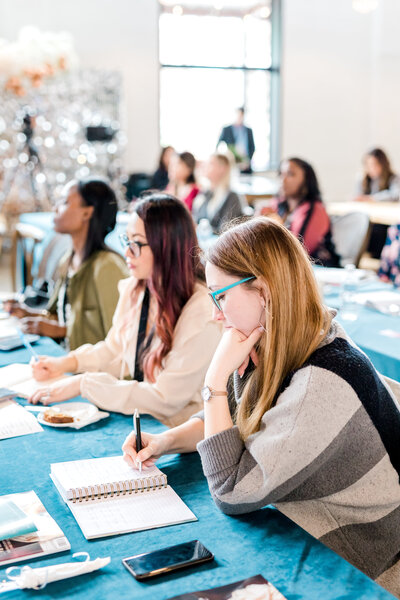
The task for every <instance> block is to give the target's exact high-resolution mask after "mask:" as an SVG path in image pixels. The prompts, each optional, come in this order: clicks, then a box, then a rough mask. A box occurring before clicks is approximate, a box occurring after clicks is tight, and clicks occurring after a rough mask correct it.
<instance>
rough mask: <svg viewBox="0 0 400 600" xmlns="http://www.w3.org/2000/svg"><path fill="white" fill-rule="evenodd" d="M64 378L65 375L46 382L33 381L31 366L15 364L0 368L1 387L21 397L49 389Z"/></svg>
mask: <svg viewBox="0 0 400 600" xmlns="http://www.w3.org/2000/svg"><path fill="white" fill-rule="evenodd" d="M64 377H65V375H62V376H61V377H55V378H54V379H47V380H46V381H36V379H33V376H32V369H31V366H30V365H27V364H23V363H14V364H11V365H7V366H6V367H2V368H0V381H1V386H2V387H6V388H9V389H10V390H13V391H14V392H17V393H18V394H20V395H21V396H30V395H31V394H33V392H35V391H36V390H37V389H39V388H42V387H47V386H49V385H51V384H52V383H54V382H55V381H59V380H60V379H64Z"/></svg>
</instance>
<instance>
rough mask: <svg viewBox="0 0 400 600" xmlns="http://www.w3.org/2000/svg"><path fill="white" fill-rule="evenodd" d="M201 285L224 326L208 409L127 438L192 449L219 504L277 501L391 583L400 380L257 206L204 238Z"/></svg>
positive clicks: (253, 506) (397, 528) (398, 524)
mask: <svg viewBox="0 0 400 600" xmlns="http://www.w3.org/2000/svg"><path fill="white" fill-rule="evenodd" d="M206 278H207V285H208V287H209V289H210V295H211V298H212V300H213V302H214V318H215V319H216V320H217V321H218V322H221V323H222V324H223V326H224V328H225V333H224V335H223V337H222V339H221V342H220V343H219V345H218V348H217V350H216V352H215V354H214V357H213V359H212V361H211V364H210V366H209V368H208V370H207V374H206V377H205V386H204V388H203V390H202V396H203V401H204V411H203V412H202V413H199V414H198V415H196V416H195V417H194V418H192V419H190V420H189V421H188V422H187V423H184V424H182V425H181V426H180V427H177V428H174V429H171V430H169V431H167V432H165V433H162V434H158V435H152V434H149V433H142V443H143V449H142V450H140V452H138V453H137V452H136V450H135V438H134V436H133V435H130V436H128V438H127V440H126V441H125V443H124V445H123V451H124V453H125V459H126V461H127V462H128V464H131V465H132V466H135V464H137V462H138V461H139V462H141V463H143V464H144V465H150V464H151V463H152V462H154V460H155V459H156V458H157V457H158V456H160V455H161V454H163V453H175V452H189V451H193V450H195V448H196V445H197V450H198V451H199V453H200V456H201V460H202V465H203V470H204V474H205V476H206V477H207V479H208V484H209V487H210V491H211V494H212V496H213V498H214V500H215V502H216V504H217V505H218V506H219V507H220V509H221V510H222V511H224V512H226V513H228V514H238V513H244V512H249V511H253V510H257V509H258V508H261V507H263V506H266V505H268V504H274V505H275V506H276V507H277V508H278V509H280V510H281V511H282V512H283V513H284V514H285V515H287V516H288V517H289V518H290V519H292V520H293V521H295V522H296V523H298V524H299V525H300V526H301V527H303V528H304V529H306V530H307V531H308V532H309V533H311V534H312V535H313V536H315V537H316V538H319V539H320V540H322V541H323V542H324V543H325V544H326V545H327V546H329V547H330V548H332V549H333V550H335V551H336V552H338V553H339V554H340V555H342V556H343V557H344V558H346V559H347V560H348V561H349V562H351V563H353V564H354V565H355V566H356V567H358V568H359V569H360V570H362V571H363V572H364V573H366V574H367V575H369V576H370V577H372V578H373V579H376V580H377V581H378V583H380V584H381V585H383V586H384V587H386V588H387V589H388V590H389V591H391V592H392V593H393V594H395V595H397V597H400V562H399V554H398V552H399V548H400V485H399V476H400V450H399V443H398V442H399V437H400V412H399V404H398V402H397V401H396V397H395V394H398V397H399V399H400V386H399V385H398V384H396V383H395V382H391V384H390V385H391V387H389V383H388V382H387V381H385V380H384V378H382V377H381V376H380V375H379V374H378V373H377V372H376V371H375V369H374V367H373V366H372V364H371V362H370V361H369V359H368V358H367V357H366V356H365V355H364V354H363V353H362V352H361V351H360V350H359V349H358V348H357V347H355V346H354V344H353V343H352V342H351V340H349V339H348V337H347V336H346V334H345V332H344V331H343V329H342V328H341V327H340V325H339V324H338V323H336V321H335V320H334V318H333V317H334V314H333V313H332V312H331V311H330V310H329V309H328V308H327V307H325V306H324V305H323V303H322V301H321V298H320V294H319V291H318V287H317V284H316V281H315V278H314V274H313V270H312V267H311V263H310V260H309V258H308V256H307V254H306V251H305V249H304V248H303V247H302V245H301V244H300V242H299V241H298V240H297V238H295V236H294V235H293V234H292V233H290V232H289V231H288V230H287V229H286V228H285V227H284V226H282V225H280V224H278V223H277V222H275V221H273V220H270V219H268V218H265V217H259V218H256V219H253V220H250V221H247V222H245V223H242V224H240V225H237V226H235V227H232V228H231V229H230V230H228V231H226V232H225V233H224V234H223V235H222V236H221V237H220V238H219V239H218V240H217V242H216V244H215V245H214V246H212V247H211V249H210V250H209V252H208V256H207V264H206Z"/></svg>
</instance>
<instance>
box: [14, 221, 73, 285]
mask: <svg viewBox="0 0 400 600" xmlns="http://www.w3.org/2000/svg"><path fill="white" fill-rule="evenodd" d="M47 235H48V232H46V231H43V229H40V228H39V227H36V226H35V225H29V224H28V223H17V224H16V226H15V231H14V234H13V240H12V248H11V280H12V285H13V290H14V291H17V279H19V277H18V275H19V273H20V272H21V268H22V273H21V280H22V282H21V283H22V287H23V289H24V291H27V292H28V290H27V288H31V290H30V291H29V293H30V294H31V293H32V294H33V295H34V292H35V290H36V292H38V295H39V296H40V290H41V289H43V288H44V287H45V288H46V291H48V292H51V289H52V284H53V282H54V279H56V272H57V268H58V265H59V262H60V260H61V258H62V257H63V256H64V255H65V254H66V252H68V251H69V250H70V249H71V246H72V241H71V238H70V236H69V235H61V234H59V233H56V234H55V235H53V236H52V237H51V239H50V240H49V242H48V243H47V244H46V247H45V248H44V250H43V255H42V258H41V260H40V264H39V265H37V258H36V259H35V251H36V249H37V248H38V246H39V245H41V244H43V241H44V239H45V238H46V236H47ZM44 282H47V285H46V286H44V285H43V283H44ZM28 295H29V294H28Z"/></svg>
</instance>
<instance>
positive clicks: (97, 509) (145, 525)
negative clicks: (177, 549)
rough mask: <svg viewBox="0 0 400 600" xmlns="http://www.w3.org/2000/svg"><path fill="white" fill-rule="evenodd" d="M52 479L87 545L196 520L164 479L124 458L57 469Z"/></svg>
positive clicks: (62, 464) (54, 466)
mask: <svg viewBox="0 0 400 600" xmlns="http://www.w3.org/2000/svg"><path fill="white" fill-rule="evenodd" d="M50 477H51V479H52V480H53V482H54V485H55V486H56V488H57V489H58V491H59V492H60V494H61V496H62V498H63V499H64V501H65V502H66V504H67V506H68V507H69V508H70V510H71V512H72V514H73V515H74V517H75V519H76V520H77V522H78V525H79V527H80V528H81V530H82V532H83V534H84V536H85V537H86V539H88V540H90V539H93V538H99V537H105V536H108V535H117V534H121V533H130V532H133V531H142V530H144V529H154V528H155V527H165V526H167V525H177V524H178V523H186V522H187V521H196V520H197V519H196V516H195V515H194V514H193V513H192V511H191V510H190V509H189V508H188V507H187V506H186V504H185V503H184V502H183V501H182V500H181V499H180V497H179V496H178V494H176V492H174V490H173V489H172V488H171V487H170V486H169V485H168V482H167V476H166V475H165V473H162V472H161V471H160V470H159V469H158V468H157V467H152V468H151V469H146V470H145V471H144V472H142V473H140V472H139V471H137V470H136V469H132V468H131V467H129V466H128V465H127V464H126V462H125V461H124V460H123V459H122V456H110V457H106V458H91V459H87V460H74V461H69V462H60V463H53V464H52V465H51V472H50Z"/></svg>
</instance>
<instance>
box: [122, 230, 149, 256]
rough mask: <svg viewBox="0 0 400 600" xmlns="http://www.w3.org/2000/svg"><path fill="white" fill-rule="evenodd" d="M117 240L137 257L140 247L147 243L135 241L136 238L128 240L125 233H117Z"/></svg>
mask: <svg viewBox="0 0 400 600" xmlns="http://www.w3.org/2000/svg"><path fill="white" fill-rule="evenodd" d="M119 241H120V242H121V246H122V247H123V248H124V249H125V248H129V250H130V251H131V252H132V254H133V256H134V257H135V258H139V256H140V255H141V253H142V248H143V247H144V246H148V245H149V244H144V243H143V242H137V241H136V240H130V239H129V238H128V236H127V235H126V233H120V234H119Z"/></svg>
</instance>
